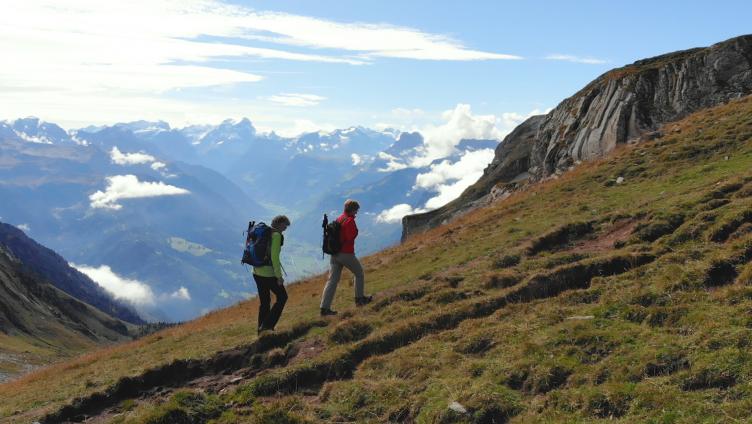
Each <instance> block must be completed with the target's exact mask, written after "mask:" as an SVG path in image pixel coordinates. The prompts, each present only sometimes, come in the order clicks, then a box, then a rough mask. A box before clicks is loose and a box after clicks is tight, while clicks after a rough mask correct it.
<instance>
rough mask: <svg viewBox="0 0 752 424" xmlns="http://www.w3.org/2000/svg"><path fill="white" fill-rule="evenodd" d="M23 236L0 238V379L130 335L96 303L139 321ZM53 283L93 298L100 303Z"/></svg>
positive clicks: (129, 327)
mask: <svg viewBox="0 0 752 424" xmlns="http://www.w3.org/2000/svg"><path fill="white" fill-rule="evenodd" d="M2 225H3V228H2V230H3V234H4V235H7V233H8V229H7V228H4V227H7V226H6V225H5V224H2ZM16 231H19V230H16ZM29 242H31V243H33V241H30V240H28V239H27V240H20V242H19V241H18V240H12V239H11V240H7V239H5V240H3V241H2V242H0V341H1V343H0V382H1V381H4V380H6V379H8V378H12V377H14V376H16V375H18V374H21V373H24V372H28V371H29V369H30V368H33V367H38V366H40V365H46V364H49V363H50V362H53V361H57V360H60V359H61V358H65V357H70V356H73V355H75V354H78V353H81V352H84V351H87V350H92V349H93V348H95V347H97V346H102V345H107V344H113V343H116V342H121V341H125V340H130V339H131V331H132V330H134V329H135V326H134V325H132V324H129V323H126V322H124V321H121V320H119V319H117V318H113V317H112V316H110V315H107V314H105V313H103V312H102V311H101V310H100V309H101V306H102V305H106V306H108V307H109V308H110V309H111V310H113V311H114V312H120V313H121V315H124V316H126V317H128V318H130V319H131V320H132V321H136V322H138V321H140V320H139V318H138V316H136V315H135V314H134V313H133V312H131V311H129V310H127V309H126V308H124V307H123V306H121V305H118V304H117V303H115V302H114V301H112V299H109V298H108V297H107V296H106V295H104V294H103V293H98V292H97V291H96V290H93V288H92V287H88V286H89V285H92V284H94V283H93V282H91V281H86V280H87V279H86V277H84V276H83V275H81V274H80V273H78V272H77V271H75V270H73V269H68V270H67V271H65V270H64V269H63V265H61V264H60V263H59V259H60V258H59V257H58V256H57V255H55V254H54V252H51V251H49V250H47V249H44V248H42V247H41V246H38V245H30V243H29ZM11 246H12V247H11ZM15 252H18V253H19V255H18V256H17V255H16V254H15ZM63 264H64V262H63ZM56 286H58V287H65V288H66V289H68V290H71V291H72V292H77V293H81V294H83V295H84V296H85V297H87V298H89V299H92V300H95V301H98V303H99V305H100V309H97V308H94V307H92V306H91V305H89V304H87V303H84V302H82V301H81V300H79V299H76V298H74V297H72V296H71V295H69V294H68V293H66V292H65V291H63V290H62V289H59V288H58V287H56Z"/></svg>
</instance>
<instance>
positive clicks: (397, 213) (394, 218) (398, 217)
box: [376, 203, 426, 223]
mask: <svg viewBox="0 0 752 424" xmlns="http://www.w3.org/2000/svg"><path fill="white" fill-rule="evenodd" d="M425 211H426V209H420V208H413V207H412V206H410V205H408V204H407V203H400V204H399V205H394V206H392V207H391V208H389V209H385V210H383V211H381V213H379V214H378V216H376V222H383V223H394V222H400V221H402V218H403V217H404V216H405V215H412V214H415V213H421V212H425Z"/></svg>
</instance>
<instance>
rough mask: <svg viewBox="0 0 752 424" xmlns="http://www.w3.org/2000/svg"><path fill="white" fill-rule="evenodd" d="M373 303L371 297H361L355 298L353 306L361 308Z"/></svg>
mask: <svg viewBox="0 0 752 424" xmlns="http://www.w3.org/2000/svg"><path fill="white" fill-rule="evenodd" d="M371 301H373V296H363V297H356V298H355V305H356V306H363V305H367V304H369V303H371Z"/></svg>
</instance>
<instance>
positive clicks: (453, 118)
mask: <svg viewBox="0 0 752 424" xmlns="http://www.w3.org/2000/svg"><path fill="white" fill-rule="evenodd" d="M441 117H442V119H443V120H444V121H445V123H444V124H441V125H437V126H432V125H431V126H427V127H425V128H423V129H421V130H420V133H421V134H423V138H424V143H425V145H426V148H427V149H426V156H425V157H423V158H421V160H420V162H421V164H422V165H426V164H428V163H431V161H433V160H435V159H438V158H442V157H446V156H448V155H450V154H451V153H452V150H453V149H454V147H455V146H456V145H457V144H459V142H460V141H461V140H462V139H468V138H474V139H487V140H490V139H496V140H500V139H501V138H503V136H504V133H503V132H502V130H501V129H500V128H499V127H498V126H497V123H498V121H499V118H497V117H496V116H494V115H473V113H472V111H471V110H470V105H467V104H458V105H457V106H456V107H455V108H454V109H451V110H447V111H446V112H444V113H443V114H442V115H441Z"/></svg>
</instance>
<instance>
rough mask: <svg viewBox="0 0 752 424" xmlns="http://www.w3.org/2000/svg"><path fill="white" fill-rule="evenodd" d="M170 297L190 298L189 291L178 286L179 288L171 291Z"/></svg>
mask: <svg viewBox="0 0 752 424" xmlns="http://www.w3.org/2000/svg"><path fill="white" fill-rule="evenodd" d="M170 297H171V298H173V299H178V300H191V293H190V292H189V291H188V289H187V288H185V287H183V286H180V288H179V289H177V290H176V291H175V292H173V293H172V294H171V295H170Z"/></svg>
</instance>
